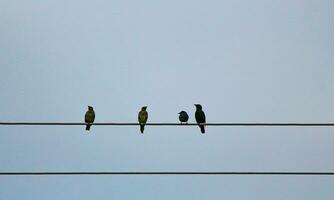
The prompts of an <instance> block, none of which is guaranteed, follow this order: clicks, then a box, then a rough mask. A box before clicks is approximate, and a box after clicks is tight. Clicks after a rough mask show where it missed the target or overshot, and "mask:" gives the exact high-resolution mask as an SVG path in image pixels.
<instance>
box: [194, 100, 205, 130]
mask: <svg viewBox="0 0 334 200" xmlns="http://www.w3.org/2000/svg"><path fill="white" fill-rule="evenodd" d="M195 106H196V112H195V119H196V122H197V124H198V126H199V127H200V128H201V132H202V133H205V129H204V125H201V124H202V123H205V114H204V112H203V110H202V106H201V105H200V104H195Z"/></svg>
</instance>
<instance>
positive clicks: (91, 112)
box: [85, 106, 95, 131]
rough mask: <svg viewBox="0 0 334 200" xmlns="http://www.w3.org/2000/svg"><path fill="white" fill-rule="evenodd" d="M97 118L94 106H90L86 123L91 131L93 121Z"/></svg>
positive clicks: (86, 115)
mask: <svg viewBox="0 0 334 200" xmlns="http://www.w3.org/2000/svg"><path fill="white" fill-rule="evenodd" d="M94 120H95V112H94V109H93V107H92V106H88V110H87V112H86V114H85V123H87V125H86V130H87V131H89V129H90V127H91V126H92V125H91V123H93V122H94Z"/></svg>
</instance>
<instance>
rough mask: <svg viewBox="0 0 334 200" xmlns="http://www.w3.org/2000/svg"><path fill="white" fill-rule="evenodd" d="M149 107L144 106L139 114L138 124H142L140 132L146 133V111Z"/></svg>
mask: <svg viewBox="0 0 334 200" xmlns="http://www.w3.org/2000/svg"><path fill="white" fill-rule="evenodd" d="M146 108H147V106H143V107H142V108H141V111H139V113H138V122H139V123H140V132H141V133H144V126H145V124H146V122H147V118H148V113H147V111H146Z"/></svg>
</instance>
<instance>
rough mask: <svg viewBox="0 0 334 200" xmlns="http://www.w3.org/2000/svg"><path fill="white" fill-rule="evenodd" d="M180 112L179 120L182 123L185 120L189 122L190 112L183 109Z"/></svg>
mask: <svg viewBox="0 0 334 200" xmlns="http://www.w3.org/2000/svg"><path fill="white" fill-rule="evenodd" d="M178 114H179V120H180V122H181V124H182V123H183V122H185V123H187V122H188V119H189V116H188V114H187V112H186V111H183V110H182V111H181V112H179V113H178Z"/></svg>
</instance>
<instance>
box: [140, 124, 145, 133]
mask: <svg viewBox="0 0 334 200" xmlns="http://www.w3.org/2000/svg"><path fill="white" fill-rule="evenodd" d="M144 126H145V125H144V124H140V132H141V133H144Z"/></svg>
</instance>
